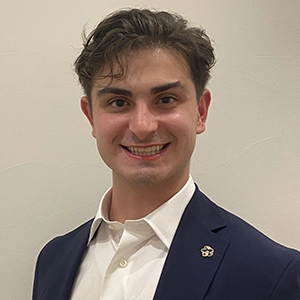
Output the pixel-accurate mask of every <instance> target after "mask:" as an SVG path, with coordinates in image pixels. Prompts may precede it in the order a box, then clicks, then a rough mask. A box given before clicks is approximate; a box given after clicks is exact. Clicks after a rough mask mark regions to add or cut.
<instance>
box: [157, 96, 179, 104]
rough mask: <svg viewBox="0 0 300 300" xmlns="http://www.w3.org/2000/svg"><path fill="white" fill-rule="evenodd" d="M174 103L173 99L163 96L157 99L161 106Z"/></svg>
mask: <svg viewBox="0 0 300 300" xmlns="http://www.w3.org/2000/svg"><path fill="white" fill-rule="evenodd" d="M174 101H175V99H174V98H173V97H171V96H164V97H162V98H160V99H159V102H160V103H162V104H170V103H173V102H174Z"/></svg>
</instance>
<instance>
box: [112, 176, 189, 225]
mask: <svg viewBox="0 0 300 300" xmlns="http://www.w3.org/2000/svg"><path fill="white" fill-rule="evenodd" d="M188 177H189V175H188V174H187V176H185V177H184V178H182V179H181V180H174V179H172V178H170V179H169V180H166V181H163V182H161V183H159V184H153V185H149V186H145V185H137V184H135V183H132V182H128V181H126V182H124V180H120V179H119V178H118V176H115V175H114V174H113V187H112V200H111V206H110V210H109V218H110V220H111V221H119V222H121V223H124V222H125V221H126V220H136V219H141V218H143V217H145V216H147V215H148V214H150V213H151V212H152V211H154V210H155V209H157V208H158V207H159V206H161V205H162V204H163V203H165V202H166V201H168V200H169V199H170V198H172V197H173V196H174V195H175V194H176V193H177V192H179V191H180V190H181V189H182V187H183V186H184V185H185V183H186V182H187V180H188Z"/></svg>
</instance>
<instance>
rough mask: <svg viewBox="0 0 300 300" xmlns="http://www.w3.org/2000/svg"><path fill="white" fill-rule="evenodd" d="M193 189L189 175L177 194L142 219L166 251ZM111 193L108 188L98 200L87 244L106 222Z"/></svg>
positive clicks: (192, 182) (193, 185)
mask: <svg viewBox="0 0 300 300" xmlns="http://www.w3.org/2000/svg"><path fill="white" fill-rule="evenodd" d="M195 188H196V187H195V184H194V181H193V179H192V176H191V175H190V176H189V179H188V181H187V182H186V184H185V185H184V186H183V188H182V189H181V190H180V191H179V192H177V193H176V194H175V195H174V196H173V197H172V198H170V199H169V200H168V201H166V202H165V203H164V204H162V205H161V206H160V207H158V208H157V209H156V210H154V211H153V212H151V213H150V214H149V215H147V216H146V217H144V218H143V220H145V221H146V222H147V223H148V224H149V226H150V227H151V228H152V229H153V231H154V232H155V234H156V235H157V236H158V237H159V239H160V240H161V241H162V242H163V243H164V244H165V246H166V247H167V248H168V249H169V248H170V245H171V242H172V239H173V237H174V234H175V231H176V229H177V226H178V224H179V222H180V219H181V216H182V214H183V212H184V210H185V207H186V206H187V204H188V203H189V201H190V199H191V198H192V196H193V194H194V192H195ZM111 193H112V188H109V189H108V190H107V191H106V192H105V194H104V195H103V197H102V198H101V200H100V204H99V207H98V210H97V213H96V216H95V219H94V221H93V223H92V226H91V229H90V235H89V240H88V244H89V243H90V242H91V240H92V238H93V236H94V235H95V233H96V231H97V229H98V227H99V226H100V224H101V222H102V220H108V211H109V206H110V201H111Z"/></svg>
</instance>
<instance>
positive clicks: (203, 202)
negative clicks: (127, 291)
mask: <svg viewBox="0 0 300 300" xmlns="http://www.w3.org/2000/svg"><path fill="white" fill-rule="evenodd" d="M225 226H226V224H225V222H224V220H223V218H222V217H221V215H220V214H219V211H218V207H217V206H216V205H215V204H213V203H212V202H211V201H210V200H209V199H207V198H206V197H205V196H204V195H203V194H202V193H201V192H200V191H199V190H198V189H197V190H196V192H195V194H194V196H193V198H192V199H191V201H190V203H189V204H188V206H187V208H186V210H185V212H184V214H183V216H182V219H181V221H180V223H179V226H178V228H177V231H176V234H175V236H174V239H173V242H172V244H171V247H170V250H169V253H168V256H167V259H166V262H165V265H164V268H163V271H162V274H161V277H160V280H159V283H158V286H157V289H156V293H155V296H154V299H155V300H160V299H173V300H176V299H189V295H192V299H195V298H196V299H204V297H205V294H206V292H207V290H208V288H209V286H210V284H211V282H212V280H213V278H214V276H215V273H216V271H217V270H218V267H219V265H220V263H221V261H222V258H223V256H224V254H225V251H226V249H227V246H228V243H229V242H228V241H227V240H226V239H224V238H223V237H220V236H218V235H217V234H216V232H217V231H218V230H220V229H222V228H224V227H225ZM206 245H207V246H210V247H212V248H213V249H214V254H213V255H212V256H211V257H204V256H202V253H201V249H202V248H203V247H204V246H206Z"/></svg>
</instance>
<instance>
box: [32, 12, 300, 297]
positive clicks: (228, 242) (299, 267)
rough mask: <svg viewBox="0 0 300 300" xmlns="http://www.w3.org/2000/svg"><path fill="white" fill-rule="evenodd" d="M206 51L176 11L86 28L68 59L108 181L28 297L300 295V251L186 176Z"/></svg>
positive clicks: (208, 58)
mask: <svg viewBox="0 0 300 300" xmlns="http://www.w3.org/2000/svg"><path fill="white" fill-rule="evenodd" d="M214 61H215V58H214V54H213V48H212V46H211V43H210V40H209V38H208V37H207V36H206V34H205V33H204V31H203V30H202V29H201V28H195V27H189V26H188V24H187V22H186V21H185V20H184V19H182V18H181V17H180V16H176V15H172V14H169V13H166V12H151V11H149V10H138V9H133V10H125V11H119V12H116V13H114V14H112V15H110V16H108V17H107V18H106V19H105V20H104V21H102V22H101V23H100V24H99V25H98V26H97V28H96V29H95V30H94V31H93V32H92V33H91V34H90V35H89V36H88V38H87V40H86V42H85V45H84V49H83V51H82V53H81V54H80V56H79V57H78V59H77V61H76V63H75V67H76V72H77V74H78V76H79V80H80V83H81V84H82V86H83V88H84V92H85V96H83V97H82V99H81V107H82V111H83V113H84V114H85V115H86V116H87V118H88V120H89V122H90V124H91V126H92V135H93V136H94V137H95V139H96V141H97V146H98V150H99V153H100V156H101V157H102V159H103V161H104V162H105V163H106V164H107V165H108V166H109V167H110V168H111V170H112V187H111V189H110V190H109V191H108V192H107V193H106V194H105V195H104V196H103V198H102V200H101V202H100V206H99V210H98V211H97V214H96V217H95V219H93V220H91V221H89V222H87V223H85V224H83V225H82V226H80V227H79V228H77V229H75V230H74V231H72V232H70V233H68V234H67V235H64V236H62V237H58V238H56V239H54V240H52V241H51V242H50V243H49V244H48V245H46V246H45V248H44V249H43V250H42V252H41V254H40V256H39V259H38V261H37V266H36V275H35V283H34V291H33V299H34V300H46V299H47V300H54V299H55V300H67V299H72V300H82V299H87V300H94V299H101V300H102V299H109V300H112V299H116V300H120V299H132V300H135V299H155V300H160V299H168V300H169V299H172V300H176V299H178V300H183V299H184V300H187V299H206V300H226V299H230V300H241V299H243V300H248V299H249V300H250V299H251V300H253V299H256V300H260V299H262V300H265V299H272V300H275V299H276V300H277V299H278V300H283V299H288V300H296V299H298V300H299V299H300V255H299V252H298V251H296V250H291V249H288V248H285V247H283V246H281V245H279V244H277V243H275V242H273V241H271V240H270V239H269V238H267V237H266V236H264V235H263V234H262V233H260V232H259V231H257V230H256V229H254V228H253V227H251V226H250V225H249V224H247V223H246V222H244V221H242V220H241V219H239V218H238V217H236V216H234V215H232V214H230V213H228V212H226V211H225V210H223V209H221V208H220V207H218V206H217V205H215V204H214V203H212V202H211V201H210V200H209V199H208V198H207V197H206V196H204V195H203V194H202V193H201V192H200V191H199V190H198V188H197V186H195V184H194V183H193V180H192V178H191V176H190V174H189V173H190V159H191V155H192V152H193V150H194V146H195V140H196V136H197V134H200V133H202V132H203V131H204V130H205V121H206V118H207V113H208V108H209V104H210V100H211V96H210V92H209V91H208V90H207V89H206V84H207V81H208V79H209V71H210V69H211V67H212V66H213V64H214Z"/></svg>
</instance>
